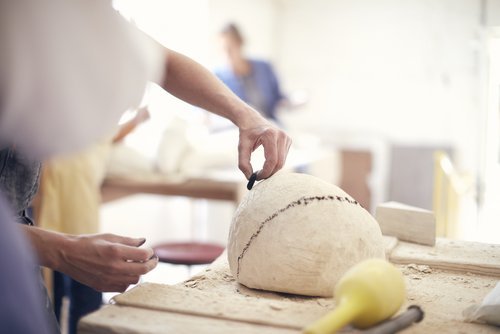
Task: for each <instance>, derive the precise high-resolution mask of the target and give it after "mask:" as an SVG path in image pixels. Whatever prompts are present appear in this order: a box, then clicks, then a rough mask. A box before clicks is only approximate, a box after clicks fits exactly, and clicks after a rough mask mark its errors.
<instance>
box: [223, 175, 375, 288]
mask: <svg viewBox="0 0 500 334" xmlns="http://www.w3.org/2000/svg"><path fill="white" fill-rule="evenodd" d="M228 257H229V266H230V268H231V272H232V273H233V276H234V277H235V278H236V280H237V281H238V282H239V283H241V284H244V285H245V286H247V287H250V288H256V289H264V290H270V291H279V292H286V293H295V294H301V295H309V296H325V297H328V296H331V295H332V293H333V288H334V286H335V284H336V283H337V281H338V280H339V279H340V277H341V276H342V275H343V274H344V273H345V272H346V271H347V270H348V269H349V268H350V267H352V266H353V265H355V264H356V263H358V262H360V261H361V260H364V259H367V258H373V257H379V258H383V257H384V242H383V239H382V234H381V232H380V228H379V225H378V224H377V222H376V221H375V219H374V218H373V217H372V216H371V215H370V214H369V213H368V212H367V211H366V210H365V209H364V208H362V207H361V205H359V204H358V203H357V202H356V201H355V200H354V199H353V198H352V197H351V196H349V195H348V194H347V193H345V192H344V191H343V190H342V189H340V188H338V187H336V186H334V185H332V184H330V183H327V182H324V181H322V180H321V179H318V178H316V177H313V176H310V175H306V174H296V173H286V172H280V173H277V174H275V175H274V176H273V177H271V178H269V179H267V180H265V181H262V182H260V183H259V184H258V185H256V186H255V187H254V188H253V189H252V190H251V191H250V192H248V194H247V196H246V197H245V198H244V199H243V201H242V203H241V204H240V206H239V207H238V209H237V211H236V213H235V215H234V218H233V223H232V225H231V229H230V233H229V243H228Z"/></svg>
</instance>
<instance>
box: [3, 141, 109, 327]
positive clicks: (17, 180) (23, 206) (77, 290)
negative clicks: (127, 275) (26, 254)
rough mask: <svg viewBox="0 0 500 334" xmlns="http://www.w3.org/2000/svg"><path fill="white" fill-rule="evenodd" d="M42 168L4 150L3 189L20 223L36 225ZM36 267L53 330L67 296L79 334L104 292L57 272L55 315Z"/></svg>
mask: <svg viewBox="0 0 500 334" xmlns="http://www.w3.org/2000/svg"><path fill="white" fill-rule="evenodd" d="M40 170H41V164H40V163H39V162H37V161H32V160H29V159H27V158H25V157H23V156H22V155H20V154H19V153H18V152H16V151H15V150H14V149H12V148H6V149H3V150H0V191H1V192H2V193H3V194H5V196H6V197H7V199H8V202H9V203H10V204H11V207H12V208H13V209H14V210H15V211H16V212H17V215H14V217H13V218H14V219H15V220H17V222H19V223H22V224H26V225H33V221H32V220H31V218H30V217H29V215H28V214H27V211H28V208H29V206H30V203H31V201H32V200H33V197H34V196H35V194H36V192H37V191H38V183H39V181H40ZM35 268H36V271H37V272H38V274H37V276H38V283H37V284H38V285H39V288H40V290H41V292H42V293H43V297H44V300H45V309H46V313H47V317H48V318H49V319H50V324H51V327H52V329H53V332H54V333H59V326H58V324H57V320H56V316H57V319H59V315H60V306H61V302H62V298H63V297H64V296H65V295H66V296H68V297H69V301H70V313H69V333H70V334H73V333H76V326H77V323H78V321H79V320H80V318H81V317H82V316H84V315H86V314H88V313H90V312H93V311H95V310H97V309H98V308H99V307H100V306H101V302H102V294H101V293H100V292H97V291H95V290H93V289H92V288H90V287H87V286H85V285H83V284H81V283H79V282H77V281H75V280H73V279H71V278H70V277H67V276H66V278H65V279H62V278H60V279H59V277H62V274H60V273H57V272H54V275H55V278H54V283H55V284H54V304H55V305H54V306H55V311H56V314H54V312H53V309H52V305H51V302H50V299H49V297H48V295H47V291H46V289H45V286H44V285H43V281H42V278H41V275H40V272H39V267H38V266H35Z"/></svg>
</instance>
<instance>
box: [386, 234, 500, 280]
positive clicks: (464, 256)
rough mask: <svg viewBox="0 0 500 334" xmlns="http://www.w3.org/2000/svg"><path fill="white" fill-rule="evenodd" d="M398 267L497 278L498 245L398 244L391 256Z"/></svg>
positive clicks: (499, 266) (499, 268)
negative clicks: (421, 266) (416, 266)
mask: <svg viewBox="0 0 500 334" xmlns="http://www.w3.org/2000/svg"><path fill="white" fill-rule="evenodd" d="M390 261H391V262H393V263H399V264H409V263H418V264H426V265H429V266H432V267H435V268H440V269H445V270H452V271H459V272H471V273H476V274H483V275H492V276H497V277H499V278H500V245H492V244H491V245H490V244H483V243H479V242H469V241H454V240H449V239H441V238H438V239H437V241H436V245H435V246H434V247H429V246H424V245H417V244H412V243H408V242H399V243H398V245H397V246H396V247H395V248H394V250H393V251H392V252H391V255H390Z"/></svg>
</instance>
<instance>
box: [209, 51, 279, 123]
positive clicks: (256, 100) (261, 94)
mask: <svg viewBox="0 0 500 334" xmlns="http://www.w3.org/2000/svg"><path fill="white" fill-rule="evenodd" d="M248 61H249V62H250V67H251V72H250V74H248V75H246V76H238V75H236V74H235V73H234V72H233V70H232V69H231V68H230V67H229V66H225V67H220V68H217V69H216V70H215V75H217V77H219V79H220V80H222V82H224V83H225V84H226V86H228V87H229V88H230V89H231V90H232V91H233V92H234V93H235V94H236V95H238V97H239V98H240V99H242V100H243V101H245V102H246V103H248V104H250V105H251V106H253V107H254V108H256V109H257V110H258V111H259V112H260V113H262V115H263V116H264V117H266V118H269V119H272V120H275V121H277V120H278V119H277V116H276V111H277V106H278V103H279V102H280V100H282V99H283V98H285V96H284V95H283V93H282V92H281V89H280V85H279V82H278V78H277V77H276V74H275V73H274V71H273V68H272V66H271V64H269V63H268V62H265V61H262V60H254V59H251V60H248Z"/></svg>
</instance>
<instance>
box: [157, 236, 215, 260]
mask: <svg viewBox="0 0 500 334" xmlns="http://www.w3.org/2000/svg"><path fill="white" fill-rule="evenodd" d="M153 249H154V251H155V254H156V255H157V256H158V259H159V261H160V262H165V263H172V264H184V265H194V264H209V263H212V262H214V260H215V259H216V258H218V257H219V255H221V254H222V252H223V251H224V247H222V246H219V245H214V244H210V243H203V242H167V243H163V244H160V245H157V246H155V247H153Z"/></svg>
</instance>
